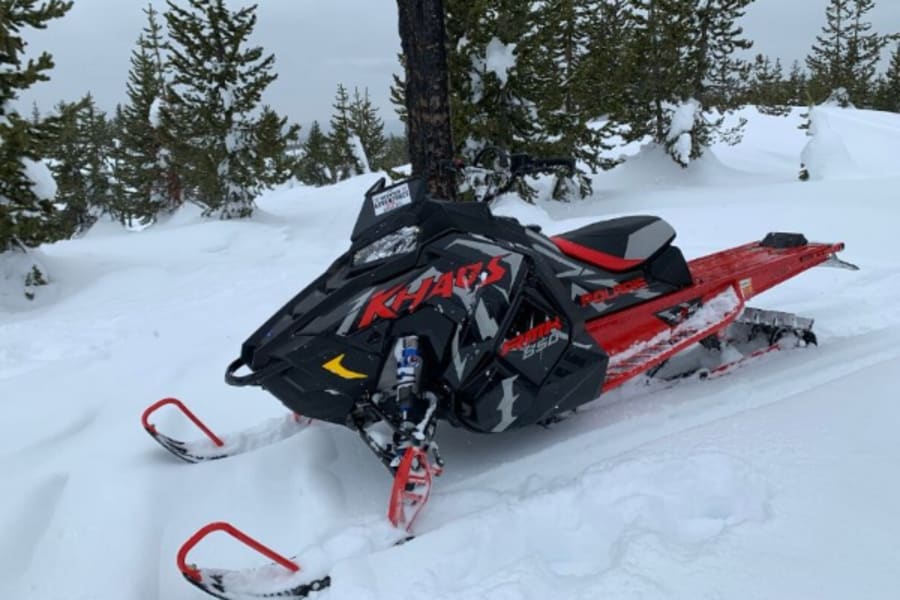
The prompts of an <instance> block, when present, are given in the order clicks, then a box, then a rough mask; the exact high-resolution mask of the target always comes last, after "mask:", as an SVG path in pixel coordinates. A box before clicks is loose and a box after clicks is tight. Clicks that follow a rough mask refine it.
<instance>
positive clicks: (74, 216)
mask: <svg viewBox="0 0 900 600" xmlns="http://www.w3.org/2000/svg"><path fill="white" fill-rule="evenodd" d="M89 101H92V100H90V98H89V97H88V98H84V99H82V100H80V101H79V102H74V103H67V102H59V103H58V104H57V105H56V107H55V109H54V110H55V113H56V115H55V116H56V127H55V128H54V134H53V136H52V138H51V140H50V142H51V143H50V144H49V146H50V148H52V150H51V151H50V153H49V157H50V158H52V159H53V160H52V162H51V165H52V170H53V178H54V179H55V180H56V185H57V191H56V198H55V201H56V204H57V206H58V207H59V215H58V228H59V231H60V233H61V236H60V237H63V238H69V237H72V236H76V235H79V234H81V233H84V232H85V231H87V230H88V229H90V227H91V226H92V225H93V224H94V223H95V222H96V220H97V218H98V216H99V215H98V214H97V213H96V212H95V211H93V210H92V207H91V203H90V194H89V192H88V172H89V170H90V162H91V161H90V156H89V151H88V141H87V135H86V133H87V132H86V128H85V112H86V109H87V103H88V102H89Z"/></svg>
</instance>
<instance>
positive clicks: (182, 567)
mask: <svg viewBox="0 0 900 600" xmlns="http://www.w3.org/2000/svg"><path fill="white" fill-rule="evenodd" d="M216 531H221V532H224V533H227V534H228V535H230V536H231V537H233V538H234V539H236V540H238V541H239V542H241V543H242V544H244V545H246V546H248V547H249V548H251V549H253V550H255V551H257V552H259V553H260V554H262V555H263V556H265V557H266V558H268V559H269V560H271V561H273V562H276V563H278V564H279V565H281V566H282V567H284V568H285V569H287V570H288V571H291V572H292V573H297V572H298V571H300V565H298V564H297V563H295V562H294V561H292V560H290V559H288V558H285V557H284V556H282V555H281V554H278V553H277V552H275V551H274V550H272V549H271V548H268V547H267V546H263V545H262V544H260V543H259V542H258V541H256V540H254V539H253V538H252V537H250V536H249V535H247V534H246V533H244V532H243V531H241V530H240V529H238V528H237V527H235V526H233V525H232V524H231V523H225V522H223V521H219V522H216V523H210V524H209V525H207V526H206V527H203V528H201V529H200V530H199V531H197V533H195V534H194V535H192V536H191V537H190V539H189V540H188V541H186V542H185V543H184V544H183V545H182V546H181V549H179V550H178V559H177V561H178V570H179V571H181V573H182V574H183V575H184V576H185V577H187V578H188V579H192V580H193V581H197V582H199V581H201V580H202V579H203V574H202V573H201V570H200V569H199V568H197V567H196V566H194V565H189V564H187V555H188V553H189V552H190V551H191V550H193V549H194V547H195V546H196V545H197V544H199V543H200V542H202V541H203V540H204V539H205V538H206V537H207V536H208V535H209V534H211V533H215V532H216Z"/></svg>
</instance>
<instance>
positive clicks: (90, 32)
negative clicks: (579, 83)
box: [22, 0, 900, 124]
mask: <svg viewBox="0 0 900 600" xmlns="http://www.w3.org/2000/svg"><path fill="white" fill-rule="evenodd" d="M153 3H154V5H155V6H156V7H157V9H164V7H165V2H164V1H162V0H153ZM228 4H229V5H231V6H233V7H238V6H244V5H247V4H250V2H248V1H241V0H228ZM258 4H259V8H258V17H259V21H258V23H257V27H256V33H255V43H257V44H261V45H263V46H264V47H265V49H266V50H267V51H268V52H273V53H275V55H276V57H277V64H276V69H277V71H278V73H279V78H278V81H276V82H275V83H274V84H273V85H272V87H271V88H269V91H268V93H267V96H266V98H265V101H266V102H268V103H269V104H271V105H272V106H273V107H274V108H275V109H276V110H277V111H279V112H280V113H282V114H287V115H288V116H289V117H290V118H291V119H293V120H294V121H297V122H299V123H304V124H306V123H309V122H311V121H312V120H313V119H318V120H320V121H323V122H325V121H327V120H328V118H329V116H330V114H331V101H332V98H333V96H334V90H335V88H336V86H337V84H338V82H342V83H344V84H345V85H347V86H348V87H350V88H351V89H352V88H353V87H354V86H358V87H360V88H364V87H368V88H369V92H370V94H371V95H372V97H373V98H374V100H375V102H376V103H377V105H378V106H379V107H381V114H382V117H383V118H384V119H385V120H386V121H388V122H390V121H393V120H394V113H393V110H392V108H391V106H390V103H389V101H388V97H389V96H388V93H389V86H390V83H391V74H392V73H393V72H396V71H399V69H400V67H399V65H398V64H397V58H396V57H397V53H398V51H399V49H400V39H399V35H398V33H397V5H396V0H259V1H258ZM827 4H828V0H756V2H755V3H754V4H752V5H751V6H750V7H749V9H748V11H747V16H746V17H745V20H744V27H745V30H746V32H747V34H748V35H749V36H750V38H751V39H753V40H754V41H755V42H756V44H755V46H754V48H753V52H762V53H765V54H769V55H771V56H778V57H781V58H782V60H783V61H785V63H786V65H785V66H788V65H789V64H790V62H792V61H793V60H795V59H802V58H803V57H804V56H806V54H807V53H808V52H809V48H810V47H811V46H812V43H813V41H814V39H815V36H816V34H817V33H818V32H819V30H820V29H821V27H822V25H823V24H824V20H825V18H824V14H825V6H826V5H827ZM876 4H877V7H876V9H875V10H874V11H873V12H872V13H871V14H872V19H873V21H874V22H875V27H876V29H878V30H879V31H880V32H881V33H893V32H900V0H876ZM144 6H146V2H145V1H142V0H75V5H74V7H73V8H72V10H71V11H70V12H69V14H68V15H67V16H66V17H64V18H63V19H59V20H57V21H54V22H51V23H50V26H49V28H48V29H47V31H43V32H29V33H28V34H27V38H26V39H27V41H29V43H30V48H29V50H32V51H40V50H48V51H50V52H51V53H53V55H54V58H55V60H56V69H55V70H54V71H53V73H52V80H51V81H50V82H48V83H42V84H39V85H37V86H35V87H34V88H32V90H31V91H29V92H28V93H27V94H26V95H24V96H23V98H22V100H23V102H25V103H27V105H26V106H30V104H31V102H32V101H37V103H38V105H39V106H40V107H41V109H42V110H47V109H49V108H50V107H51V106H52V105H53V104H54V103H56V102H57V101H58V100H62V99H65V100H75V99H77V98H80V97H81V96H83V95H84V94H85V93H87V92H88V91H90V92H92V93H93V94H94V96H95V97H96V99H97V101H98V103H99V104H100V105H101V107H102V108H104V109H106V110H111V109H113V108H114V107H115V105H116V103H117V102H122V101H124V100H125V80H126V78H127V74H128V66H129V63H128V61H129V56H130V53H131V50H132V48H133V47H134V42H135V41H136V39H137V36H138V35H139V33H140V31H141V28H142V27H143V26H144V24H145V17H144V14H143V12H142V11H141V8H142V7H144Z"/></svg>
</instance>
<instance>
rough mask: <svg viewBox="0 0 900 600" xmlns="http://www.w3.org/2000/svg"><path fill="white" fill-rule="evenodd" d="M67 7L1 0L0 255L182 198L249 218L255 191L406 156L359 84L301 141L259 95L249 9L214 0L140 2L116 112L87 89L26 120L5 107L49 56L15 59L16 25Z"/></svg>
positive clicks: (141, 217)
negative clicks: (141, 20) (137, 30)
mask: <svg viewBox="0 0 900 600" xmlns="http://www.w3.org/2000/svg"><path fill="white" fill-rule="evenodd" d="M71 5H72V3H71V2H67V1H63V0H51V1H50V2H41V3H38V2H37V1H36V0H24V1H22V0H19V1H17V2H12V1H11V0H0V28H2V30H3V31H4V33H5V32H7V31H8V32H10V34H11V35H10V36H9V37H6V36H4V40H5V41H6V43H5V44H0V60H2V62H3V63H5V64H8V65H10V66H12V67H13V68H11V69H7V70H3V71H2V72H0V89H2V94H3V95H2V96H0V100H2V103H0V135H2V136H3V140H4V144H3V145H2V148H0V169H2V171H0V178H2V182H0V186H3V187H0V252H3V251H6V250H8V249H11V248H22V247H28V246H34V245H37V244H39V243H42V242H46V241H53V240H58V239H64V238H68V237H72V236H74V235H78V234H80V233H82V232H84V231H86V230H87V229H88V228H90V227H91V225H93V223H95V222H96V221H97V220H98V219H99V218H101V217H103V216H110V217H111V218H113V219H115V220H117V221H119V222H121V223H122V224H124V225H127V226H142V225H147V224H149V223H152V222H154V221H155V220H157V219H158V218H160V217H161V216H164V215H166V214H168V213H171V212H173V211H174V210H175V209H177V208H178V207H179V206H181V205H183V204H184V203H186V202H191V203H194V204H197V205H199V206H201V207H202V208H203V212H204V214H205V215H207V216H215V217H219V218H226V219H229V218H241V217H247V216H249V215H250V214H251V213H252V210H253V202H254V199H255V198H256V197H257V196H258V195H259V193H260V192H261V191H262V190H264V189H267V188H270V187H272V186H275V185H278V184H281V183H284V182H286V181H288V180H289V179H290V178H291V177H296V178H297V179H298V180H300V181H302V182H304V183H308V184H311V185H324V184H326V183H334V182H337V181H339V180H341V179H343V178H345V177H349V176H351V175H355V174H358V173H361V172H363V171H364V170H365V169H368V168H387V167H390V166H398V165H400V164H403V163H404V162H405V148H404V144H403V142H402V140H398V138H396V137H386V136H385V134H384V124H383V122H382V120H381V118H380V117H379V116H378V111H377V108H376V107H375V106H374V105H373V103H372V101H371V99H370V97H369V93H368V90H363V91H362V92H360V91H359V90H354V92H353V95H352V96H351V95H350V94H349V93H348V92H347V90H346V89H345V88H344V86H339V88H338V96H337V100H336V102H335V116H334V118H333V119H332V121H331V124H330V125H331V132H330V133H328V134H326V133H324V132H323V131H322V130H321V128H320V127H319V126H318V124H317V123H314V124H313V126H312V128H311V130H310V132H309V134H308V136H307V139H306V141H305V143H302V144H301V140H300V127H299V126H297V125H295V124H291V123H289V122H288V119H287V118H286V117H284V116H281V115H279V114H277V113H276V111H275V110H273V109H272V108H271V107H270V106H268V105H265V104H264V103H263V101H262V99H263V94H264V92H265V90H266V88H267V87H268V86H269V85H270V84H271V83H272V82H273V81H274V80H275V79H276V77H277V74H276V73H275V69H274V66H275V57H274V55H272V54H267V53H266V52H265V51H264V50H263V49H262V48H261V47H254V46H251V45H250V44H249V37H250V35H251V34H252V32H253V30H254V27H255V25H256V7H255V6H251V7H247V8H241V9H238V10H233V11H232V10H229V9H228V8H227V6H226V5H225V2H224V0H187V1H186V2H183V3H180V4H177V3H176V2H175V1H174V0H169V1H168V2H167V4H166V10H165V12H164V13H162V14H160V13H159V12H158V11H157V10H156V9H155V8H154V7H153V5H152V4H149V5H148V6H147V7H146V8H145V9H144V14H145V15H146V19H147V24H146V26H145V27H144V28H143V30H142V32H141V34H140V36H139V37H138V39H137V43H136V45H135V48H134V50H133V51H132V54H131V59H130V69H129V73H128V80H127V84H126V92H127V100H126V102H125V103H124V104H120V105H118V106H117V107H116V109H115V111H114V113H113V114H111V115H110V114H107V113H105V112H104V111H102V110H100V109H99V108H98V106H97V102H96V100H95V98H94V97H93V96H92V95H91V94H88V95H87V96H86V97H84V98H81V99H79V100H77V101H75V102H66V101H61V102H59V103H58V104H57V105H56V106H54V107H53V110H52V111H51V112H50V113H49V114H46V115H42V114H41V113H40V112H39V110H38V109H37V107H36V106H35V107H34V109H33V110H32V113H31V115H29V116H28V117H25V116H23V115H21V114H19V112H18V111H17V110H16V109H15V108H14V106H13V104H12V101H13V100H15V99H16V98H17V97H18V94H19V93H20V92H21V91H23V90H25V89H27V88H28V87H30V86H31V85H33V84H34V83H37V82H39V81H44V80H47V79H48V72H49V70H50V69H51V68H52V66H53V61H52V58H51V57H50V56H49V55H48V54H47V53H44V54H42V55H41V57H40V58H39V60H37V61H32V62H26V61H25V59H24V57H23V54H24V48H25V40H24V39H23V38H22V37H21V33H18V32H20V31H21V30H22V29H24V28H26V27H32V28H43V27H45V26H46V24H47V22H48V21H50V20H52V19H56V18H60V17H62V16H64V15H65V14H66V12H68V10H69V9H70V8H71ZM4 45H5V46H6V47H5V48H4V47H3V46H4ZM398 141H399V142H400V143H398ZM369 163H371V164H369ZM48 168H49V173H46V172H45V171H46V170H47V169H48ZM51 176H52V177H51ZM36 179H37V180H41V181H44V182H45V183H47V185H42V186H37V185H35V180H36Z"/></svg>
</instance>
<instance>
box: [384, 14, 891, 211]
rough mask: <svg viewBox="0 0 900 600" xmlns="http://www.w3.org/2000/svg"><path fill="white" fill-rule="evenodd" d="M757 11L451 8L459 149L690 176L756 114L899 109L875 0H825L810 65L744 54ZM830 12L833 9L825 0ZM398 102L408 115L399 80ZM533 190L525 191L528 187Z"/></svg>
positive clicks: (575, 188) (567, 192) (582, 181)
mask: <svg viewBox="0 0 900 600" xmlns="http://www.w3.org/2000/svg"><path fill="white" fill-rule="evenodd" d="M752 3H753V0H540V1H538V2H519V1H518V0H444V4H445V6H446V13H447V19H446V21H447V24H446V28H447V36H448V40H447V44H446V46H447V49H448V53H449V59H448V60H449V78H450V94H451V117H452V136H453V140H454V145H455V148H454V151H455V152H456V153H457V154H459V155H463V156H467V155H468V156H469V157H471V155H472V154H473V153H474V152H475V151H477V149H478V148H480V147H483V146H484V145H488V144H493V145H499V146H503V147H505V148H509V149H511V150H513V151H520V152H528V153H532V154H537V155H567V156H575V157H576V158H578V159H579V162H580V164H581V165H582V168H585V169H586V171H587V172H597V171H598V170H600V169H608V168H611V167H613V166H615V165H616V164H617V163H618V161H619V159H618V158H617V156H616V153H615V152H614V151H613V150H614V149H615V148H616V147H618V146H620V145H621V144H622V143H623V142H626V143H627V142H632V141H647V140H649V141H652V142H654V143H655V144H657V145H659V146H661V147H663V148H665V150H666V151H667V152H668V154H669V155H670V156H671V157H672V159H673V160H675V161H676V162H677V163H679V164H681V165H682V166H687V164H689V162H690V161H692V160H694V159H697V158H699V157H700V156H701V155H702V154H703V152H704V151H705V150H706V149H707V148H708V147H709V146H710V145H712V144H714V143H717V142H727V143H737V142H738V141H739V140H740V139H741V133H742V130H743V123H742V122H741V121H739V120H737V122H735V120H734V119H727V118H726V117H727V116H728V115H729V114H730V113H733V112H734V111H735V110H736V109H738V108H741V107H743V106H746V105H748V104H753V105H757V106H759V107H760V109H761V110H762V111H763V112H767V113H769V114H787V113H788V112H789V109H788V108H787V107H790V106H808V105H811V104H818V103H821V102H823V101H826V100H828V99H829V98H830V97H832V95H833V94H835V92H837V94H836V96H835V98H836V100H837V101H838V102H840V103H842V104H844V105H847V104H849V103H852V104H854V105H855V106H857V107H859V108H874V109H879V110H891V111H898V112H900V93H898V92H900V44H898V46H897V48H896V49H895V50H894V53H893V57H892V60H891V63H890V67H889V68H888V69H887V70H886V71H885V72H883V73H880V74H879V73H878V65H879V62H880V58H881V55H882V50H883V49H884V48H885V46H886V45H887V44H889V43H891V41H892V40H894V41H896V40H898V39H900V38H898V37H897V36H896V35H893V36H891V35H882V34H881V33H878V32H875V31H874V30H873V24H872V22H871V19H870V12H871V11H872V9H873V8H874V0H829V1H828V3H827V8H826V21H827V23H826V25H825V27H824V28H823V30H822V32H821V34H820V35H819V36H818V37H817V38H816V41H815V43H814V44H813V45H812V47H811V50H810V53H809V56H808V57H807V59H806V61H805V64H801V63H800V62H799V61H798V62H796V63H794V64H793V65H792V66H791V67H790V69H789V70H785V69H784V67H783V66H782V64H781V61H780V60H779V59H775V60H773V59H771V58H770V57H767V56H765V55H763V54H757V55H756V56H755V57H754V58H745V56H747V55H749V56H753V55H752V54H750V53H749V52H748V51H749V50H750V49H751V48H752V46H753V42H752V40H750V39H749V38H748V37H747V36H746V35H745V33H744V31H743V29H742V28H741V27H740V19H741V17H743V16H744V14H745V12H746V9H747V7H748V6H750V5H751V4H752ZM823 3H824V2H823ZM392 100H393V102H394V104H395V105H396V108H397V112H398V114H399V115H400V116H401V118H405V117H406V113H405V106H406V104H405V99H404V81H403V78H402V77H400V76H395V82H394V86H393V88H392ZM587 172H586V173H583V174H582V175H581V176H580V177H578V178H577V179H576V180H575V181H572V180H570V179H568V178H566V177H558V178H557V186H556V189H555V194H554V195H555V196H556V197H558V198H562V197H571V196H573V195H578V194H579V193H580V195H585V194H587V193H589V192H590V179H589V177H587V174H588V173H587ZM521 191H523V192H524V193H526V194H527V193H528V190H527V189H525V190H521Z"/></svg>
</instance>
